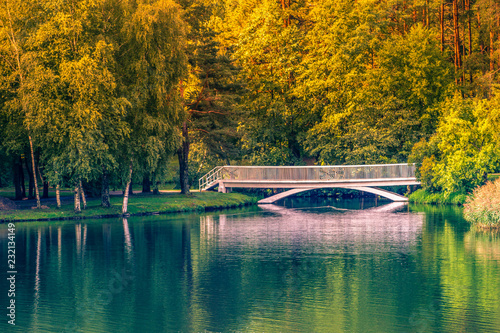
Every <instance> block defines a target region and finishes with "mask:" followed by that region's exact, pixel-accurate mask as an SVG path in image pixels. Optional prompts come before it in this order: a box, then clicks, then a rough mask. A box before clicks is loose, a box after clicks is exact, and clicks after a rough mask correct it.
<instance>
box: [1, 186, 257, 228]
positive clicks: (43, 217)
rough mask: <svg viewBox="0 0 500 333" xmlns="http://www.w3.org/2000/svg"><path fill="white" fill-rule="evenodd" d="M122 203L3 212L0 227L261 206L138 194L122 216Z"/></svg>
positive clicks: (238, 200) (228, 197)
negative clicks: (78, 210) (17, 224)
mask: <svg viewBox="0 0 500 333" xmlns="http://www.w3.org/2000/svg"><path fill="white" fill-rule="evenodd" d="M121 200H122V197H121V196H112V197H111V202H112V206H111V207H110V208H102V207H100V198H92V199H89V200H88V203H87V209H82V212H81V213H75V212H74V211H73V203H72V201H71V202H69V203H68V202H65V203H63V205H62V207H61V209H57V208H55V206H54V205H51V207H49V208H48V209H40V210H35V209H16V210H9V211H3V212H0V224H3V223H9V222H16V223H17V222H47V221H69V220H87V219H104V218H119V217H131V216H151V215H166V214H175V213H187V212H197V213H204V212H209V211H215V210H220V209H230V208H237V207H243V206H249V205H253V204H256V203H257V198H256V197H251V196H248V195H244V194H240V193H218V192H201V193H200V192H192V193H191V194H189V195H182V194H180V193H167V194H165V193H161V194H159V195H142V194H135V195H133V196H130V197H129V212H128V213H127V214H122V213H121ZM68 201H69V200H68ZM37 215H38V216H37Z"/></svg>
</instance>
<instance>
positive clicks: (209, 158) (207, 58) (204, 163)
mask: <svg viewBox="0 0 500 333" xmlns="http://www.w3.org/2000/svg"><path fill="white" fill-rule="evenodd" d="M180 3H181V5H182V6H183V8H184V18H185V20H186V22H187V23H189V26H190V30H189V34H188V36H187V37H188V47H187V53H188V55H189V58H188V60H189V67H188V71H189V76H188V78H187V80H186V81H184V82H183V83H182V93H183V99H184V108H185V111H186V112H187V118H186V120H185V121H184V124H183V128H182V130H183V144H182V146H181V147H179V150H178V151H177V155H178V157H179V176H180V177H179V178H180V184H181V192H182V193H188V192H189V185H190V181H189V180H190V179H191V180H194V179H198V178H199V177H200V176H201V175H202V174H204V173H206V172H208V171H209V170H210V169H212V168H213V167H215V166H216V165H220V164H230V163H231V160H234V159H238V158H240V155H239V149H238V146H237V144H238V141H239V139H240V135H239V134H238V132H237V130H236V128H237V126H238V121H239V120H240V114H239V112H238V111H239V107H238V102H239V99H240V97H239V95H240V94H242V93H243V91H242V86H241V83H240V80H239V79H238V72H239V68H238V67H237V66H235V64H234V62H233V61H232V60H231V59H230V55H231V53H232V52H231V51H230V50H225V49H223V48H221V45H220V43H219V42H218V41H217V34H216V32H215V27H216V25H217V23H216V22H217V21H218V20H219V19H221V17H222V15H223V14H222V13H221V11H220V9H221V6H220V3H219V2H217V1H200V0H186V1H180Z"/></svg>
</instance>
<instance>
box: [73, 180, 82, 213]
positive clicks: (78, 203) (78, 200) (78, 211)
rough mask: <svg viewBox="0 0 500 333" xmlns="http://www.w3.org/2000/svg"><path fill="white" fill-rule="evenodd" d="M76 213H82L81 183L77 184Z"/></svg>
mask: <svg viewBox="0 0 500 333" xmlns="http://www.w3.org/2000/svg"><path fill="white" fill-rule="evenodd" d="M74 197H75V213H81V211H82V208H81V207H80V185H79V184H78V183H76V184H75V195H74Z"/></svg>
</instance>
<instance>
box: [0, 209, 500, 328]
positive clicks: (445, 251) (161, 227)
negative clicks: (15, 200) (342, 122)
mask: <svg viewBox="0 0 500 333" xmlns="http://www.w3.org/2000/svg"><path fill="white" fill-rule="evenodd" d="M0 243H1V245H2V248H3V250H2V255H1V261H2V265H1V267H3V270H4V272H3V274H4V275H3V276H5V273H6V271H7V269H6V263H7V255H6V254H7V226H6V225H0ZM16 260H17V262H16V263H17V270H18V274H17V281H16V298H15V299H16V326H15V327H12V326H10V325H8V324H7V319H8V318H6V314H7V310H6V307H7V306H8V297H7V291H8V289H9V288H8V284H7V280H6V279H5V278H3V279H1V281H0V295H1V296H0V301H1V308H3V309H4V310H3V312H4V313H2V317H3V319H2V320H1V322H0V332H17V331H18V332H500V239H499V237H498V236H491V235H490V236H488V235H482V234H477V233H475V232H473V231H470V230H469V228H468V226H467V224H466V223H465V222H464V221H463V219H462V217H461V210H460V209H459V208H456V207H429V206H427V207H424V206H412V205H410V206H407V205H401V204H387V203H383V202H382V203H381V202H378V203H375V202H372V201H366V200H365V201H357V200H356V201H335V200H320V201H317V200H316V201H314V200H312V199H310V200H309V201H308V200H305V199H302V200H298V199H292V200H287V201H286V202H282V203H281V205H279V206H274V205H268V206H261V207H253V208H248V209H244V210H232V211H225V212H218V213H212V214H206V215H201V216H200V215H176V216H155V217H148V218H129V219H128V220H127V219H111V220H92V221H87V220H82V222H81V223H77V224H75V223H73V222H69V223H68V222H60V223H59V222H57V223H56V222H51V223H37V224H34V223H17V225H16Z"/></svg>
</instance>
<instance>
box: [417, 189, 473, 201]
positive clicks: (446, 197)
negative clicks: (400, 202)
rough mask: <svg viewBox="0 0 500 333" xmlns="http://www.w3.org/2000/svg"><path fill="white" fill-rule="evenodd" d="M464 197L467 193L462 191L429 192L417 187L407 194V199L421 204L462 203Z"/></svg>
mask: <svg viewBox="0 0 500 333" xmlns="http://www.w3.org/2000/svg"><path fill="white" fill-rule="evenodd" d="M466 199H467V194H464V193H449V194H445V193H443V192H438V193H431V192H428V191H426V190H424V189H418V190H416V191H415V192H413V193H411V194H410V195H409V196H408V200H410V202H415V203H423V204H449V205H463V204H464V203H465V202H466Z"/></svg>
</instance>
